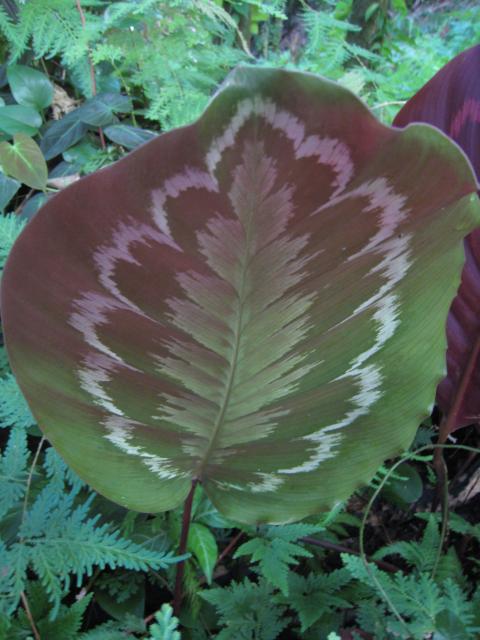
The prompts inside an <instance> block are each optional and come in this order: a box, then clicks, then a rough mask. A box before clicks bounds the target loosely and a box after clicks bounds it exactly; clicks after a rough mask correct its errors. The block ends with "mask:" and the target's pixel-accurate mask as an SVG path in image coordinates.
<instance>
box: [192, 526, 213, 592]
mask: <svg viewBox="0 0 480 640" xmlns="http://www.w3.org/2000/svg"><path fill="white" fill-rule="evenodd" d="M187 549H188V551H190V552H191V553H192V554H193V555H194V556H195V558H196V559H197V560H198V564H199V565H200V567H201V569H202V571H203V573H204V574H205V578H206V579H207V582H208V584H211V583H212V575H213V569H214V567H215V563H216V562H217V557H218V548H217V542H216V540H215V536H214V535H213V533H212V532H211V531H210V529H208V528H207V527H205V526H204V525H203V524H198V522H194V523H193V524H191V525H190V532H189V534H188V543H187Z"/></svg>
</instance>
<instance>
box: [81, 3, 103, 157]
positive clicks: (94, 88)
mask: <svg viewBox="0 0 480 640" xmlns="http://www.w3.org/2000/svg"><path fill="white" fill-rule="evenodd" d="M75 2H76V5H77V10H78V13H79V15H80V22H81V23H82V28H83V29H86V27H87V21H86V20H85V14H84V12H83V9H82V4H81V2H80V0H75ZM88 64H89V67H90V84H91V86H92V95H93V96H96V95H97V80H96V78H95V67H94V65H93V60H92V53H91V51H90V47H88ZM98 135H99V136H100V144H101V145H102V149H103V150H104V151H105V149H106V148H107V145H106V143H105V136H104V135H103V129H102V127H98Z"/></svg>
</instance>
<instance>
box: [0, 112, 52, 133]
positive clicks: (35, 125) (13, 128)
mask: <svg viewBox="0 0 480 640" xmlns="http://www.w3.org/2000/svg"><path fill="white" fill-rule="evenodd" d="M41 125H42V117H41V116H40V114H39V113H38V111H35V109H33V108H32V107H24V106H22V105H19V104H9V105H7V106H5V107H0V131H4V132H5V133H8V135H11V136H13V135H14V134H15V133H24V134H25V135H27V136H34V135H35V134H36V133H37V132H38V130H39V128H40V127H41Z"/></svg>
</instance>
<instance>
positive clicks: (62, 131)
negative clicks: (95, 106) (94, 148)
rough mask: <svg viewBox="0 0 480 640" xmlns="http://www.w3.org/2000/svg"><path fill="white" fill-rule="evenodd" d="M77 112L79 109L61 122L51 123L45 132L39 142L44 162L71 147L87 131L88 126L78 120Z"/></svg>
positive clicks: (68, 114)
mask: <svg viewBox="0 0 480 640" xmlns="http://www.w3.org/2000/svg"><path fill="white" fill-rule="evenodd" d="M77 111H79V109H75V110H74V111H71V112H70V113H67V115H65V116H64V117H63V118H62V119H61V120H57V121H56V122H53V123H52V124H51V125H50V126H49V127H48V129H47V130H46V132H45V135H44V136H43V138H42V140H41V142H40V149H41V150H42V152H43V155H44V156H45V159H46V160H51V159H52V158H54V157H55V156H58V155H60V154H61V153H63V152H64V151H65V150H66V149H69V148H70V147H72V146H73V145H74V144H76V143H77V142H78V141H79V140H81V139H82V138H83V136H84V135H85V133H86V132H87V131H88V126H87V125H86V124H85V123H84V122H82V121H81V120H80V118H79V115H78V114H77Z"/></svg>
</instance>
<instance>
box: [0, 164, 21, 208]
mask: <svg viewBox="0 0 480 640" xmlns="http://www.w3.org/2000/svg"><path fill="white" fill-rule="evenodd" d="M19 189H20V182H18V180H13V179H12V178H7V176H6V175H5V174H4V173H1V172H0V211H3V210H4V209H5V207H6V206H7V204H8V203H9V202H10V200H11V199H12V198H13V196H14V195H15V194H16V193H17V191H18V190H19Z"/></svg>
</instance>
